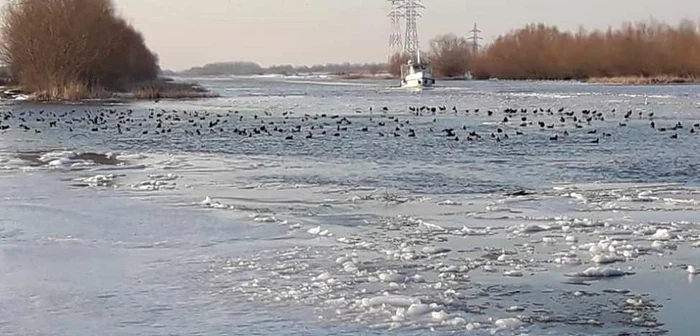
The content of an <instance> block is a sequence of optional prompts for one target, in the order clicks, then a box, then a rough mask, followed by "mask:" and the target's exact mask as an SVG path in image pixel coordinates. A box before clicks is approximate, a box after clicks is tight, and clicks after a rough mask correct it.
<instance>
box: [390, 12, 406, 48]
mask: <svg viewBox="0 0 700 336" xmlns="http://www.w3.org/2000/svg"><path fill="white" fill-rule="evenodd" d="M388 1H389V2H390V3H391V12H390V13H389V18H391V31H390V32H389V47H391V48H394V49H395V50H401V48H402V47H403V41H402V39H401V19H402V18H403V11H402V9H401V5H402V3H403V1H404V0H388Z"/></svg>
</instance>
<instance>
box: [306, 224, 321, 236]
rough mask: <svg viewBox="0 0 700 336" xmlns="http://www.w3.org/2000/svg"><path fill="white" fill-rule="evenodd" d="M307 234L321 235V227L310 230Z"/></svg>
mask: <svg viewBox="0 0 700 336" xmlns="http://www.w3.org/2000/svg"><path fill="white" fill-rule="evenodd" d="M306 233H308V234H310V235H314V236H318V234H319V233H321V227H320V226H317V227H315V228H311V229H308V230H307V231H306Z"/></svg>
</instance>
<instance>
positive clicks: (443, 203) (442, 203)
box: [438, 200, 462, 206]
mask: <svg viewBox="0 0 700 336" xmlns="http://www.w3.org/2000/svg"><path fill="white" fill-rule="evenodd" d="M438 205H447V206H458V205H462V203H460V202H457V201H453V200H444V201H442V202H438Z"/></svg>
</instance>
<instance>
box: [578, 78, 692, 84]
mask: <svg viewBox="0 0 700 336" xmlns="http://www.w3.org/2000/svg"><path fill="white" fill-rule="evenodd" d="M585 82H586V83H591V84H615V85H659V84H698V83H700V78H696V77H677V76H654V77H643V76H627V77H593V78H589V79H586V80H585Z"/></svg>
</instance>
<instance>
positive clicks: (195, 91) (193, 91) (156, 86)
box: [128, 79, 214, 99]
mask: <svg viewBox="0 0 700 336" xmlns="http://www.w3.org/2000/svg"><path fill="white" fill-rule="evenodd" d="M128 91H129V93H130V98H135V99H168V98H180V99H182V98H206V97H214V95H212V94H211V93H210V92H209V91H208V90H207V89H205V88H203V87H201V86H198V85H194V84H189V83H175V82H173V81H170V80H161V79H158V80H154V81H149V82H139V83H138V84H135V85H133V86H131V87H130V88H129V90H128Z"/></svg>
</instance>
